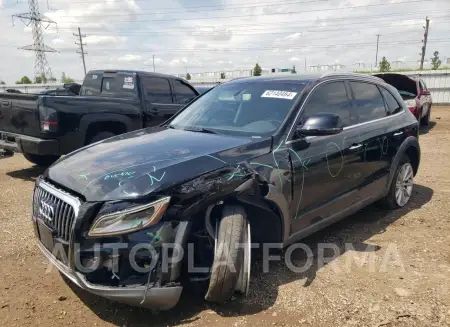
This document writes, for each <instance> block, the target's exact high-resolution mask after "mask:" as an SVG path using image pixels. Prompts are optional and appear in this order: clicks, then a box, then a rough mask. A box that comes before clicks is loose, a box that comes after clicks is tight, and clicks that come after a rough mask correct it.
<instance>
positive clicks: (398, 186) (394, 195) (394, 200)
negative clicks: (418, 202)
mask: <svg viewBox="0 0 450 327" xmlns="http://www.w3.org/2000/svg"><path fill="white" fill-rule="evenodd" d="M413 187H414V170H413V167H412V165H411V163H410V161H409V159H408V157H407V156H406V155H405V156H404V157H403V158H402V160H400V163H399V164H398V166H397V170H396V172H395V175H394V179H393V180H392V183H391V188H390V189H389V193H388V195H387V196H386V197H385V198H384V199H382V200H381V201H380V204H381V205H382V206H383V207H385V208H388V209H396V208H401V207H404V206H405V205H406V204H407V203H408V202H409V200H410V198H411V195H412V191H413Z"/></svg>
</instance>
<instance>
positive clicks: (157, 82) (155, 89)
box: [141, 75, 182, 127]
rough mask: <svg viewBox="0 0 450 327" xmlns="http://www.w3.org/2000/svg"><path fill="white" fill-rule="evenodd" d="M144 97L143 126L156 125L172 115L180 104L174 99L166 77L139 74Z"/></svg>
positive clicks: (178, 108) (179, 107)
mask: <svg viewBox="0 0 450 327" xmlns="http://www.w3.org/2000/svg"><path fill="white" fill-rule="evenodd" d="M141 88H142V93H143V99H144V108H143V109H144V126H145V127H150V126H156V125H159V124H162V123H163V122H165V121H166V120H167V119H169V118H170V117H172V115H174V114H175V113H176V112H177V111H178V110H180V109H181V107H182V105H181V104H177V103H175V101H174V97H173V94H172V89H171V86H170V81H169V80H168V79H167V78H163V77H155V76H145V75H144V76H141Z"/></svg>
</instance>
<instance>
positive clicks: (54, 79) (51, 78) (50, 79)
mask: <svg viewBox="0 0 450 327" xmlns="http://www.w3.org/2000/svg"><path fill="white" fill-rule="evenodd" d="M48 81H49V82H56V78H55V77H53V76H50V77H49V78H48Z"/></svg>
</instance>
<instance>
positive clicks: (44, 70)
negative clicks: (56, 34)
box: [12, 0, 58, 83]
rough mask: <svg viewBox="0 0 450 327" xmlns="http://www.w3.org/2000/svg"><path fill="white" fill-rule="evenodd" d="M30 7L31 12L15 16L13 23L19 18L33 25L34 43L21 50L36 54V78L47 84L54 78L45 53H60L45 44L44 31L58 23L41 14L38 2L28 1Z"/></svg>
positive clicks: (34, 0)
mask: <svg viewBox="0 0 450 327" xmlns="http://www.w3.org/2000/svg"><path fill="white" fill-rule="evenodd" d="M28 5H29V7H30V12H28V13H22V14H17V15H13V16H12V22H13V25H14V17H17V18H19V19H20V20H21V21H22V22H23V23H24V24H25V26H30V25H31V28H32V31H33V40H34V43H33V44H32V45H27V46H25V47H21V48H19V49H22V50H29V51H34V52H35V53H36V61H35V63H34V77H35V78H36V77H41V78H42V80H43V82H44V83H46V82H47V78H50V77H53V75H52V69H51V68H50V65H49V64H48V61H47V57H46V55H45V53H46V52H58V51H56V50H55V49H53V48H51V47H49V46H47V45H45V44H44V37H43V34H42V29H47V28H48V27H49V26H50V24H56V22H55V21H53V20H51V19H50V18H48V17H46V16H44V15H42V14H41V13H40V12H39V3H38V0H28Z"/></svg>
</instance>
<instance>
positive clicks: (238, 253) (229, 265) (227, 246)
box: [205, 205, 248, 303]
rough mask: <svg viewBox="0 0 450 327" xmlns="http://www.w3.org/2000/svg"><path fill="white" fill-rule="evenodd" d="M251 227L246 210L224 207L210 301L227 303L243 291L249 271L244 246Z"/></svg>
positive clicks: (209, 293)
mask: <svg viewBox="0 0 450 327" xmlns="http://www.w3.org/2000/svg"><path fill="white" fill-rule="evenodd" d="M247 226H248V225H247V219H246V213H245V210H244V208H242V207H241V206H238V205H226V206H225V207H224V208H223V211H222V219H221V220H220V225H219V230H218V235H217V237H216V240H217V243H216V247H215V253H214V261H213V264H212V268H211V278H210V281H209V287H208V291H207V293H206V296H205V299H206V300H208V301H210V302H216V303H223V302H226V301H227V300H229V299H230V298H231V297H232V296H233V294H234V292H235V291H236V288H238V289H240V288H242V287H240V285H238V281H239V280H240V278H239V277H240V276H241V270H242V269H245V265H244V247H243V244H242V243H243V242H244V241H245V240H246V236H245V235H246V233H247ZM240 284H241V283H240ZM237 286H238V287H237ZM244 288H245V287H244ZM239 291H241V290H239ZM242 291H244V290H243V289H242Z"/></svg>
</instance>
